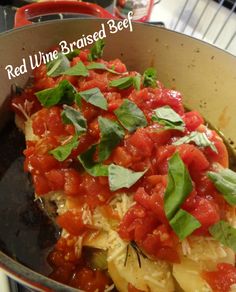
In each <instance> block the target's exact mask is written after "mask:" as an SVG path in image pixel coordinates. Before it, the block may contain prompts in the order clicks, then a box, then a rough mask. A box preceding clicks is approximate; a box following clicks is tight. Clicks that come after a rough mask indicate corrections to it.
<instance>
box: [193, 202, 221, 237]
mask: <svg viewBox="0 0 236 292" xmlns="http://www.w3.org/2000/svg"><path fill="white" fill-rule="evenodd" d="M190 213H191V214H192V215H193V216H194V217H195V218H196V219H197V220H198V221H199V222H200V223H201V225H202V226H201V227H200V228H199V229H197V230H196V231H195V234H198V235H200V234H201V235H202V234H203V235H204V234H208V228H209V227H210V226H211V225H213V224H215V223H216V222H218V221H219V220H220V214H219V207H218V206H217V205H216V204H215V203H214V201H213V200H212V201H209V200H207V199H204V198H199V200H198V202H197V207H196V208H195V209H194V210H192V211H191V212H190Z"/></svg>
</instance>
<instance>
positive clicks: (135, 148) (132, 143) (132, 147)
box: [125, 129, 154, 158]
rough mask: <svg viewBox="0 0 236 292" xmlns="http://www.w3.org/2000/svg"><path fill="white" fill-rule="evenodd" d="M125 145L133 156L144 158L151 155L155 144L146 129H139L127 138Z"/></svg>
mask: <svg viewBox="0 0 236 292" xmlns="http://www.w3.org/2000/svg"><path fill="white" fill-rule="evenodd" d="M125 146H126V148H127V150H128V151H129V153H130V154H131V155H132V156H138V157H139V158H144V157H150V156H151V154H152V150H153V146H154V145H153V142H152V140H151V139H150V137H149V135H148V133H147V132H146V130H145V129H138V130H137V131H136V132H135V133H134V134H132V135H131V136H130V137H129V138H128V139H127V140H126V142H125Z"/></svg>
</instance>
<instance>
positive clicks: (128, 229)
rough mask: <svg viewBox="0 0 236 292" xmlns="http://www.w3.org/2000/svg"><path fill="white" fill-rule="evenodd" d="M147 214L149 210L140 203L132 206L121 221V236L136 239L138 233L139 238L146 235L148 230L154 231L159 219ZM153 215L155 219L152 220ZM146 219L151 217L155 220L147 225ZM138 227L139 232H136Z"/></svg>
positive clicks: (126, 238)
mask: <svg viewBox="0 0 236 292" xmlns="http://www.w3.org/2000/svg"><path fill="white" fill-rule="evenodd" d="M149 213H150V212H149ZM147 214H148V212H147V210H146V209H145V208H144V207H142V206H141V205H139V204H136V205H134V206H133V207H131V208H130V209H129V210H128V211H127V213H126V214H125V216H124V217H123V219H122V221H121V223H120V226H119V234H120V236H121V237H122V238H123V239H125V240H135V235H137V236H138V238H139V239H141V238H142V236H145V233H146V231H149V232H150V231H152V229H153V228H154V227H155V226H156V224H157V223H158V221H157V220H156V219H155V218H154V216H147ZM152 217H153V219H154V220H152ZM145 219H147V220H148V219H151V220H152V221H153V222H151V223H152V224H147V225H145V224H144V221H145ZM153 223H154V225H153ZM136 229H137V230H138V232H136ZM147 229H148V230H147ZM143 231H144V232H143Z"/></svg>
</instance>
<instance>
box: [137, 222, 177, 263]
mask: <svg viewBox="0 0 236 292" xmlns="http://www.w3.org/2000/svg"><path fill="white" fill-rule="evenodd" d="M177 242H178V239H177V237H176V236H175V235H174V233H173V232H171V230H170V229H169V228H168V227H167V226H166V225H164V224H162V225H159V226H158V227H156V228H155V229H154V230H153V231H152V233H149V234H147V236H146V238H145V239H144V240H143V241H142V243H141V246H142V248H143V249H144V250H145V251H146V252H147V253H148V254H149V255H151V256H152V257H153V258H155V259H159V260H165V261H168V262H172V263H179V261H180V258H179V255H178V253H177V251H176V247H177Z"/></svg>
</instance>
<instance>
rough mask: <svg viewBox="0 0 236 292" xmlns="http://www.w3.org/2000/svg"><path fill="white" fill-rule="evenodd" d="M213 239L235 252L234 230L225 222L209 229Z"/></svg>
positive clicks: (235, 230) (235, 231)
mask: <svg viewBox="0 0 236 292" xmlns="http://www.w3.org/2000/svg"><path fill="white" fill-rule="evenodd" d="M209 232H210V234H211V235H212V237H213V238H214V239H216V240H217V241H219V242H220V243H222V244H223V245H225V246H227V247H229V248H231V249H232V250H233V251H234V252H236V229H235V228H233V227H232V226H231V225H230V224H229V223H228V222H226V221H223V220H222V221H219V222H217V223H215V224H214V225H212V226H211V227H210V228H209Z"/></svg>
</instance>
